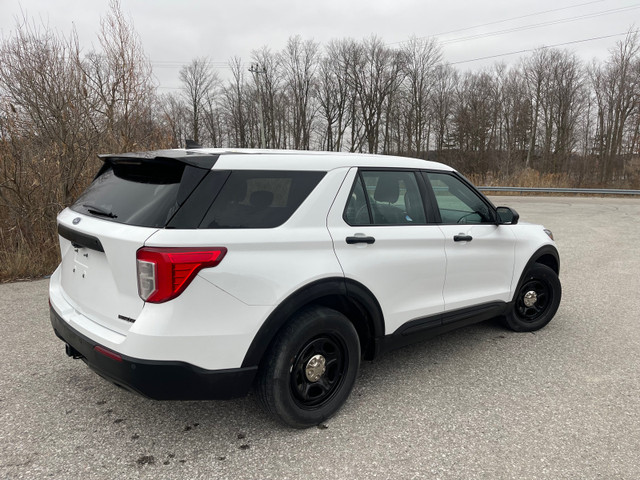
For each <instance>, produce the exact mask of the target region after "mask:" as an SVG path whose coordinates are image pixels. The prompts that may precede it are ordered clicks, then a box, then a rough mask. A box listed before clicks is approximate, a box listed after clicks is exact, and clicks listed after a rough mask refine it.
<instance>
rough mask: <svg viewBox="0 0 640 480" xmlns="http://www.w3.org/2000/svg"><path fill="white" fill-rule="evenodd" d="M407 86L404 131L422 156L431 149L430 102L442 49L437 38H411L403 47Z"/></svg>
mask: <svg viewBox="0 0 640 480" xmlns="http://www.w3.org/2000/svg"><path fill="white" fill-rule="evenodd" d="M403 54H404V63H403V66H404V73H405V88H406V91H407V98H406V101H407V105H406V116H405V121H404V125H403V127H404V130H405V132H406V135H407V141H408V145H407V146H408V151H409V153H412V154H415V155H416V156H420V155H421V154H422V153H423V151H424V150H425V149H426V150H428V149H429V137H430V126H431V122H430V120H431V116H430V112H429V102H430V97H431V92H432V90H433V85H434V80H435V79H434V77H435V70H436V65H438V63H440V60H441V58H442V51H441V49H440V47H439V46H438V43H437V42H436V40H435V39H433V38H428V39H417V38H415V37H413V38H411V39H409V41H408V42H407V43H405V44H404V47H403Z"/></svg>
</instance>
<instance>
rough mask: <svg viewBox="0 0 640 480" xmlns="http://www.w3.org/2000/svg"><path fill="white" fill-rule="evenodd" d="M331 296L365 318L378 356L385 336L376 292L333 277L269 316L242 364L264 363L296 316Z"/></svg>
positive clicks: (291, 298) (290, 299) (287, 301)
mask: <svg viewBox="0 0 640 480" xmlns="http://www.w3.org/2000/svg"><path fill="white" fill-rule="evenodd" d="M329 297H338V298H340V299H341V300H343V301H344V303H345V304H348V305H350V306H351V307H353V308H356V309H357V310H358V311H359V312H360V313H361V314H362V315H363V316H364V318H365V319H366V321H367V324H368V330H370V334H371V338H369V339H367V341H371V342H374V345H373V347H372V348H373V349H374V354H373V355H375V353H377V351H378V343H379V341H380V339H381V338H383V337H384V334H385V328H384V318H383V315H382V309H381V308H380V304H379V303H378V301H377V300H376V298H375V296H374V295H373V293H371V291H370V290H369V289H368V288H366V287H365V286H364V285H362V284H361V283H359V282H356V281H354V280H350V279H345V278H342V277H331V278H325V279H321V280H317V281H315V282H312V283H310V284H308V285H305V286H304V287H301V288H300V289H298V290H296V291H295V292H293V293H292V294H291V295H289V296H288V297H287V298H286V299H285V300H284V301H283V302H281V303H280V305H278V306H277V307H276V308H275V309H274V310H273V311H272V312H271V314H269V316H268V317H267V319H266V320H265V321H264V323H263V324H262V326H261V327H260V329H259V330H258V332H257V333H256V335H255V337H254V338H253V340H252V342H251V345H250V346H249V349H248V350H247V353H246V354H245V356H244V360H243V361H242V367H243V368H244V367H247V366H252V367H253V366H256V365H259V364H260V361H261V360H262V357H263V356H264V354H265V352H266V351H267V349H268V348H269V345H270V344H271V342H272V341H273V339H274V338H275V336H276V335H277V333H278V332H279V331H280V329H281V328H282V327H283V326H284V325H285V324H286V323H287V321H288V320H289V318H291V316H292V315H293V314H294V313H296V312H297V311H299V310H301V309H302V308H304V307H305V306H307V305H311V304H314V303H322V299H324V298H329Z"/></svg>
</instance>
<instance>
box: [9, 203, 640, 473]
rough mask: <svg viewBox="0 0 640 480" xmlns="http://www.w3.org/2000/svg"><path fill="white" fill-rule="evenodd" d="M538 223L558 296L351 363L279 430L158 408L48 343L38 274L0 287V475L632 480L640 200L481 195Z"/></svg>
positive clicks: (203, 412) (235, 407)
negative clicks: (333, 402) (349, 382)
mask: <svg viewBox="0 0 640 480" xmlns="http://www.w3.org/2000/svg"><path fill="white" fill-rule="evenodd" d="M493 199H494V201H495V203H497V204H500V205H509V206H512V207H514V208H515V209H516V210H517V211H518V212H519V213H520V218H521V220H522V221H530V222H536V223H543V224H544V225H545V226H546V227H547V228H550V229H551V230H553V232H554V234H555V236H556V240H557V243H558V248H559V250H560V254H561V274H560V278H561V281H562V284H563V290H564V291H563V299H562V304H561V306H560V310H559V311H558V314H557V315H556V317H555V319H554V320H553V321H552V322H551V323H550V324H549V325H548V326H547V327H546V328H544V329H543V330H540V331H538V332H535V333H513V332H510V331H507V330H504V329H503V328H502V327H501V326H500V325H499V324H498V323H497V322H495V321H489V322H485V323H482V324H478V325H474V326H471V327H467V328H464V329H462V330H458V331H456V332H452V333H449V334H446V335H443V336H441V337H438V338H435V339H432V340H429V341H426V342H423V343H420V344H417V345H414V346H411V347H407V348H404V349H401V350H397V351H395V352H392V353H389V354H387V355H385V356H383V357H381V358H380V359H379V360H376V361H375V362H373V363H364V364H363V365H362V368H361V372H360V374H359V377H358V380H357V383H356V386H355V389H354V391H353V394H352V395H351V398H350V399H349V400H348V402H347V404H346V405H345V406H344V407H343V409H342V410H341V411H340V412H339V413H338V414H337V416H335V417H334V418H332V419H331V420H329V421H328V422H327V423H326V424H324V425H322V426H320V427H317V428H316V427H314V428H310V429H307V430H302V431H299V430H292V429H289V428H287V427H284V426H282V425H280V424H279V423H277V422H275V421H274V420H272V419H271V418H270V417H268V416H267V415H266V414H264V413H263V412H262V411H261V409H260V408H259V406H258V404H257V402H256V399H255V398H254V397H252V396H248V397H246V398H242V399H239V400H233V401H204V402H158V401H153V400H148V399H145V398H142V397H140V396H137V395H135V394H132V393H129V392H127V391H125V390H122V389H120V388H117V387H115V386H113V385H111V384H110V383H108V382H106V381H105V380H103V379H101V378H100V377H99V376H97V375H96V374H95V373H93V372H92V371H90V370H89V369H88V368H87V367H86V366H85V364H84V363H82V362H81V361H79V360H72V359H70V358H68V357H67V356H66V355H65V353H64V345H63V343H62V342H61V341H59V340H58V339H57V338H56V337H55V335H54V334H53V331H52V329H51V325H50V323H49V314H48V305H47V285H48V284H47V280H39V281H33V282H20V283H13V284H5V285H0V326H1V333H0V478H3V479H76V478H81V479H126V478H149V479H165V478H167V479H168V478H179V479H182V478H184V479H217V478H228V479H371V478H382V479H387V478H388V479H413V478H420V479H423V478H424V479H554V480H555V479H607V480H608V479H630V480H631V479H637V478H639V477H640V374H639V370H640V300H639V298H640V253H638V247H637V244H636V241H637V240H638V239H640V199H636V198H623V199H618V198H615V199H611V198H605V199H603V198H571V197H563V198H560V197H549V198H534V197H493Z"/></svg>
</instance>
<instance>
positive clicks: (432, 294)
mask: <svg viewBox="0 0 640 480" xmlns="http://www.w3.org/2000/svg"><path fill="white" fill-rule="evenodd" d="M363 173H364V172H363ZM378 173H380V175H378ZM378 173H376V172H369V173H368V174H367V176H366V177H365V176H363V177H362V178H360V176H359V175H358V169H356V168H353V169H352V170H351V171H350V172H349V174H348V175H347V178H346V179H345V182H344V183H343V185H342V188H341V189H340V191H339V193H338V195H337V197H336V200H335V202H334V204H333V206H332V208H331V210H330V212H329V215H328V218H327V226H328V228H329V232H330V233H331V237H332V239H333V244H334V250H335V253H336V256H337V258H338V260H339V262H340V265H341V267H342V269H343V271H344V274H345V276H346V277H347V278H351V279H353V280H356V281H358V282H360V283H362V284H363V285H365V286H366V287H367V288H368V289H369V290H371V292H372V293H373V294H374V295H375V296H376V298H377V300H378V302H379V303H380V306H381V308H382V311H383V315H384V317H385V328H386V333H387V334H389V333H393V332H394V331H395V330H396V329H397V328H398V327H399V326H401V325H402V324H404V323H406V322H408V321H410V320H413V319H416V318H420V317H424V316H428V315H433V314H437V313H441V312H442V311H443V309H444V304H443V297H442V288H443V283H444V276H445V270H446V259H445V255H444V241H445V239H444V234H443V232H442V231H441V230H440V228H438V226H437V225H428V224H426V220H425V216H424V209H423V208H422V206H421V205H419V206H418V205H417V204H416V201H419V200H420V199H421V196H420V192H419V191H418V189H417V184H414V183H413V180H411V177H414V178H415V176H414V174H413V172H409V173H407V171H399V172H393V171H386V172H378ZM376 175H378V177H377V178H376ZM394 181H397V182H398V184H397V185H393V182H394ZM354 183H355V185H354ZM365 185H366V193H365V187H364V186H365ZM358 189H360V190H358ZM416 195H417V199H416ZM348 202H349V205H347V203H348ZM420 203H421V202H420ZM345 207H346V208H345ZM345 218H346V220H345ZM347 221H349V222H350V223H352V224H358V225H353V226H352V225H349V224H348V223H347ZM376 222H377V223H380V224H377V225H376ZM401 222H402V223H401Z"/></svg>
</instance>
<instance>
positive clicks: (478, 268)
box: [440, 225, 515, 311]
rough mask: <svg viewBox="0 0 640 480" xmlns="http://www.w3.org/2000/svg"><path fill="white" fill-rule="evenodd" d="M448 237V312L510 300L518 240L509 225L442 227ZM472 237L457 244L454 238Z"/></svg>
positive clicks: (446, 248)
mask: <svg viewBox="0 0 640 480" xmlns="http://www.w3.org/2000/svg"><path fill="white" fill-rule="evenodd" d="M440 230H441V231H442V233H443V234H444V236H445V254H446V256H447V275H446V280H445V285H444V302H445V310H447V311H448V310H455V309H457V308H464V307H469V306H472V305H476V304H479V303H485V302H491V301H496V300H499V301H505V302H507V301H509V299H510V295H511V279H512V278H513V262H514V258H515V256H514V255H515V253H514V252H515V237H514V235H513V233H512V232H511V230H510V229H509V227H508V226H506V225H500V226H498V225H440ZM456 236H458V237H470V238H471V240H470V241H464V240H463V241H456V240H455V239H454V237H456Z"/></svg>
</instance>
